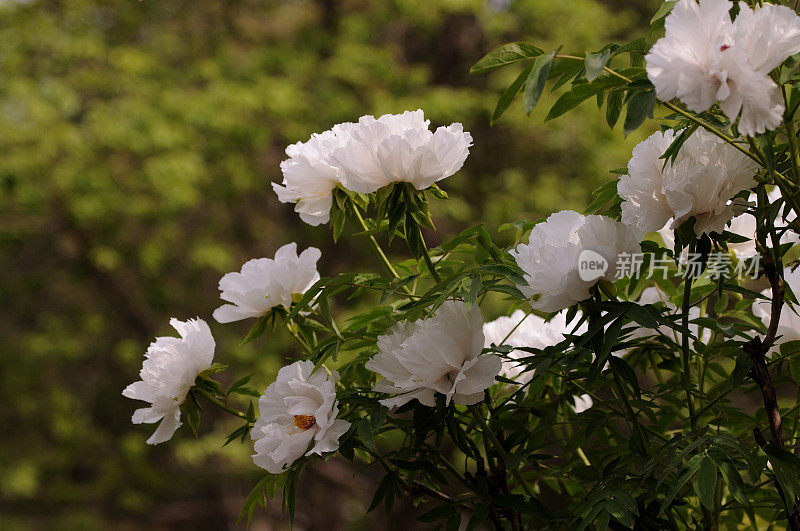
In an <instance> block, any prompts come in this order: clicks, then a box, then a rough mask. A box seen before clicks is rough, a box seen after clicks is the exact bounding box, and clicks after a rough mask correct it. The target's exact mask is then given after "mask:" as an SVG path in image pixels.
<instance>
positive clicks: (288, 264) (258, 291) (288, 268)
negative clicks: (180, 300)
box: [214, 243, 321, 323]
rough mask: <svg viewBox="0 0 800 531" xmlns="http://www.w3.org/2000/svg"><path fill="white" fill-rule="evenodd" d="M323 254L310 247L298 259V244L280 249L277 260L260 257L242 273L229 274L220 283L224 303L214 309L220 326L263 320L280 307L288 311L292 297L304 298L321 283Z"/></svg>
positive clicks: (245, 265) (290, 244)
mask: <svg viewBox="0 0 800 531" xmlns="http://www.w3.org/2000/svg"><path fill="white" fill-rule="evenodd" d="M320 256H321V253H320V251H319V249H317V248H315V247H309V248H308V249H306V250H305V251H303V252H302V253H300V256H297V244H296V243H288V244H286V245H284V246H283V247H281V248H280V249H278V251H277V252H276V253H275V258H274V259H272V258H256V259H253V260H250V261H248V262H246V263H245V264H244V265H243V266H242V271H241V273H228V274H226V275H225V276H224V277H222V279H220V281H219V289H220V291H221V292H222V293H221V294H220V298H222V300H224V301H228V302H230V303H232V304H223V305H222V306H220V307H219V308H217V309H216V310H214V319H216V320H217V321H218V322H220V323H230V322H233V321H240V320H242V319H247V318H249V317H260V316H262V315H264V314H265V313H267V312H268V311H269V310H271V309H272V308H275V307H276V306H283V307H284V308H288V307H289V306H291V304H292V295H301V294H303V293H305V292H306V290H308V288H310V287H311V286H313V285H314V283H315V282H316V281H317V280H319V273H317V265H316V264H317V260H319V258H320Z"/></svg>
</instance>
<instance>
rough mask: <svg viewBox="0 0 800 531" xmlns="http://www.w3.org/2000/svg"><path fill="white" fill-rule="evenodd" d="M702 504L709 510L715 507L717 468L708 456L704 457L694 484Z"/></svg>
mask: <svg viewBox="0 0 800 531" xmlns="http://www.w3.org/2000/svg"><path fill="white" fill-rule="evenodd" d="M692 486H693V487H694V492H695V494H697V497H698V498H699V499H700V503H702V504H703V506H704V507H705V508H707V509H711V508H712V507H713V506H714V490H715V489H716V488H717V466H716V465H715V464H714V461H712V460H711V458H709V457H708V456H706V457H703V460H702V461H701V462H700V469H699V470H698V471H697V475H696V476H695V477H694V480H693V482H692Z"/></svg>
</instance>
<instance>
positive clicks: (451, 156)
mask: <svg viewBox="0 0 800 531" xmlns="http://www.w3.org/2000/svg"><path fill="white" fill-rule="evenodd" d="M429 124H430V121H429V120H426V119H425V115H424V113H423V112H422V110H416V111H406V112H404V113H402V114H385V115H383V116H381V117H380V118H374V117H372V116H362V117H361V118H360V119H359V120H358V123H357V124H354V125H353V126H352V128H351V129H350V130H349V136H348V140H347V142H345V143H344V144H343V145H341V146H340V147H338V148H337V149H335V150H334V151H333V154H332V158H333V160H335V161H336V164H337V165H338V167H339V168H341V170H342V173H341V180H342V184H343V185H344V187H345V188H347V189H348V190H353V191H355V192H359V193H364V194H366V193H371V192H374V191H376V190H378V189H379V188H382V187H383V186H386V185H388V184H391V183H394V182H409V183H411V184H413V185H414V187H415V188H416V189H417V190H423V189H425V188H428V187H429V186H430V185H432V184H433V183H435V182H437V181H440V180H442V179H444V178H446V177H449V176H451V175H453V174H454V173H455V172H457V171H458V170H459V169H461V166H463V165H464V161H465V160H466V158H467V155H469V148H470V146H471V145H472V136H471V135H470V134H469V133H467V132H464V130H463V127H462V126H461V124H459V123H454V124H451V125H449V126H447V127H439V128H438V129H437V130H436V132H431V131H430V130H429V129H428V125H429Z"/></svg>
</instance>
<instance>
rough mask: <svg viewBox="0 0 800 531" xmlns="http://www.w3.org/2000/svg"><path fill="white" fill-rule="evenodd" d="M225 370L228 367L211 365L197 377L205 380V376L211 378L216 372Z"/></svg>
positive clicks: (220, 364) (216, 364)
mask: <svg viewBox="0 0 800 531" xmlns="http://www.w3.org/2000/svg"><path fill="white" fill-rule="evenodd" d="M227 368H228V366H227V365H225V364H223V363H213V364H212V365H211V366H210V367H209V368H208V369H205V370H204V371H202V372H201V373H200V374H198V375H197V377H198V378H205V377H206V376H211V375H212V374H217V373H218V372H222V371H224V370H225V369H227Z"/></svg>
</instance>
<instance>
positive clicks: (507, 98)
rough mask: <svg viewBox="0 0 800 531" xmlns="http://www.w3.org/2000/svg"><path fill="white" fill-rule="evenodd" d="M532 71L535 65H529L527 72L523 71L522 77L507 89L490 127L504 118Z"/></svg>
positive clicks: (496, 107) (499, 102)
mask: <svg viewBox="0 0 800 531" xmlns="http://www.w3.org/2000/svg"><path fill="white" fill-rule="evenodd" d="M531 70H533V65H532V64H531V65H528V66H527V67H526V68H525V70H523V71H522V72H521V73H520V75H518V76H517V79H515V80H514V82H513V83H511V85H509V87H508V88H507V89H506V91H505V92H504V93H503V95H502V96H500V99H499V100H498V101H497V105H496V106H495V108H494V112H492V117H491V119H489V125H494V123H495V122H496V121H497V120H499V119H500V117H501V116H503V113H504V112H506V109H508V106H509V105H511V102H512V101H514V98H516V97H517V94H518V93H519V91H520V89H521V88H522V85H523V83H525V80H526V79H528V75H530V73H531Z"/></svg>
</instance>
